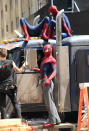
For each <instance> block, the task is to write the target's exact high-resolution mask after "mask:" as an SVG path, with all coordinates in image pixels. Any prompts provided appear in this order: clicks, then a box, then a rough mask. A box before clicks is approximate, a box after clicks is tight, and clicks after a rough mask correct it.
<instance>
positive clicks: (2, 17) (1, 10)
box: [1, 10, 3, 18]
mask: <svg viewBox="0 0 89 131" xmlns="http://www.w3.org/2000/svg"><path fill="white" fill-rule="evenodd" d="M1 18H3V10H1Z"/></svg>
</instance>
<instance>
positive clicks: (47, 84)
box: [44, 79, 50, 87]
mask: <svg viewBox="0 0 89 131" xmlns="http://www.w3.org/2000/svg"><path fill="white" fill-rule="evenodd" d="M49 84H50V80H49V79H47V80H46V81H45V82H44V87H47V86H49Z"/></svg>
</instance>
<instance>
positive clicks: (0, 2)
mask: <svg viewBox="0 0 89 131" xmlns="http://www.w3.org/2000/svg"><path fill="white" fill-rule="evenodd" d="M45 4H46V0H0V41H2V40H5V39H10V38H13V37H15V33H14V30H18V31H20V32H21V27H20V22H19V21H20V18H21V17H24V18H28V17H29V16H30V15H32V14H33V13H35V12H36V11H38V10H39V9H40V8H41V7H43V6H44V5H45Z"/></svg>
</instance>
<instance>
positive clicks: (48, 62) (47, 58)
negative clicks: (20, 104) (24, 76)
mask: <svg viewBox="0 0 89 131" xmlns="http://www.w3.org/2000/svg"><path fill="white" fill-rule="evenodd" d="M43 52H44V57H43V59H42V62H41V67H40V69H38V68H33V70H34V71H36V72H40V74H41V79H42V91H43V98H44V103H45V106H46V108H47V111H48V113H49V121H48V122H47V123H45V124H44V125H43V126H44V127H48V126H54V125H56V124H60V122H61V119H60V117H59V115H58V112H57V109H56V106H55V103H54V100H53V89H54V83H53V81H52V79H53V78H54V77H55V76H56V60H55V58H54V57H53V56H52V46H51V45H50V44H48V45H45V46H44V48H43Z"/></svg>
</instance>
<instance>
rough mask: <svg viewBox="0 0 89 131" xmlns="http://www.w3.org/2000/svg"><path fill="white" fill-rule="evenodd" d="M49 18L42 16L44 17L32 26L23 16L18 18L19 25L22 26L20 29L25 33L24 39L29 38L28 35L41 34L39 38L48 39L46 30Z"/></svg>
mask: <svg viewBox="0 0 89 131" xmlns="http://www.w3.org/2000/svg"><path fill="white" fill-rule="evenodd" d="M49 22H50V18H49V17H47V16H46V17H44V19H43V20H42V21H41V22H40V23H39V24H37V25H35V26H32V25H30V24H29V23H28V22H27V21H26V19H25V18H20V25H21V27H22V30H23V32H24V34H25V40H24V41H28V40H30V36H36V37H39V36H40V35H41V38H43V39H48V37H47V36H46V32H47V29H48V26H49Z"/></svg>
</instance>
